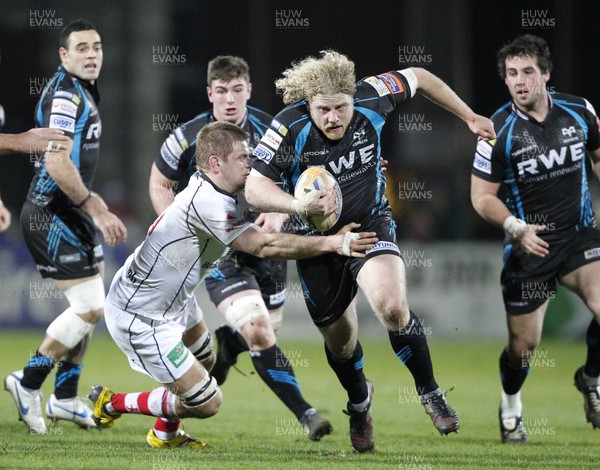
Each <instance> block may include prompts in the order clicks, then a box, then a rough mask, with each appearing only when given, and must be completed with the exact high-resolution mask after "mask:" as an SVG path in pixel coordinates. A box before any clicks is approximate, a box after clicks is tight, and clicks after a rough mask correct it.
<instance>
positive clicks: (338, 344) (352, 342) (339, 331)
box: [319, 299, 358, 359]
mask: <svg viewBox="0 0 600 470" xmlns="http://www.w3.org/2000/svg"><path fill="white" fill-rule="evenodd" d="M319 331H320V332H321V335H322V336H323V339H324V340H325V344H326V345H327V349H329V351H331V353H332V354H333V355H334V356H335V357H337V358H340V359H345V358H347V357H348V356H350V355H351V354H352V352H353V351H354V348H355V347H356V342H357V340H358V317H357V315H356V299H355V300H353V301H352V302H351V303H350V305H349V306H348V308H347V309H346V311H345V312H344V314H343V315H342V316H341V317H339V318H338V319H337V320H336V321H335V322H334V323H332V324H330V325H327V326H323V327H319Z"/></svg>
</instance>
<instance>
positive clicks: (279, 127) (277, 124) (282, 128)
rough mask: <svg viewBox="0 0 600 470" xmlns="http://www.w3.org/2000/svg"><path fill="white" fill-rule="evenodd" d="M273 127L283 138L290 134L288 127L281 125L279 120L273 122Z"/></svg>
mask: <svg viewBox="0 0 600 470" xmlns="http://www.w3.org/2000/svg"><path fill="white" fill-rule="evenodd" d="M271 127H274V128H275V129H276V130H277V132H279V133H280V134H281V135H282V136H284V137H285V136H286V135H287V133H288V130H287V127H285V126H284V125H283V124H281V123H280V122H279V121H278V120H277V119H273V121H272V122H271Z"/></svg>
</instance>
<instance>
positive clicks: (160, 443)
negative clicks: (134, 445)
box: [146, 429, 210, 450]
mask: <svg viewBox="0 0 600 470" xmlns="http://www.w3.org/2000/svg"><path fill="white" fill-rule="evenodd" d="M146 443H147V445H148V447H156V448H164V447H189V448H191V449H198V450H201V449H206V448H207V447H210V446H209V445H208V444H207V443H206V442H202V441H201V440H200V439H196V438H195V437H194V436H192V435H190V434H189V433H187V432H186V431H184V430H183V429H179V435H177V436H175V437H174V438H173V439H168V440H166V441H165V440H162V439H159V438H158V437H156V434H154V430H153V429H150V431H148V435H147V436H146Z"/></svg>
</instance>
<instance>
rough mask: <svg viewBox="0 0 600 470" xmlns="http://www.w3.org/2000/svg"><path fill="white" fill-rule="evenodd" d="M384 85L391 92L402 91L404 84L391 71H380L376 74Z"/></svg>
mask: <svg viewBox="0 0 600 470" xmlns="http://www.w3.org/2000/svg"><path fill="white" fill-rule="evenodd" d="M377 77H379V78H380V79H381V80H382V81H383V83H384V84H385V86H386V87H388V89H389V90H390V92H391V93H393V94H396V93H404V85H403V84H402V82H401V81H400V79H399V78H398V77H396V76H395V75H394V74H393V73H389V72H387V73H382V74H381V75H377Z"/></svg>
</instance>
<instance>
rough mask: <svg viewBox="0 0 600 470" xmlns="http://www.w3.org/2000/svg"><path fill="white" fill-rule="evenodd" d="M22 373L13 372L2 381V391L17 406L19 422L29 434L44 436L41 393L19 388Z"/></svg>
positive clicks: (44, 426) (44, 422) (44, 423)
mask: <svg viewBox="0 0 600 470" xmlns="http://www.w3.org/2000/svg"><path fill="white" fill-rule="evenodd" d="M22 378H23V371H21V370H19V371H15V372H13V373H12V374H10V375H9V376H8V377H6V378H5V379H4V390H6V391H7V392H8V393H10V394H11V395H12V397H13V400H14V401H15V404H16V405H17V411H18V413H19V420H21V421H23V422H24V423H25V424H26V425H27V427H28V428H29V432H30V433H31V434H46V433H47V432H48V430H47V428H46V421H45V420H44V415H43V414H42V398H43V397H42V391H41V390H29V389H26V388H23V387H22V386H21V379H22Z"/></svg>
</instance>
